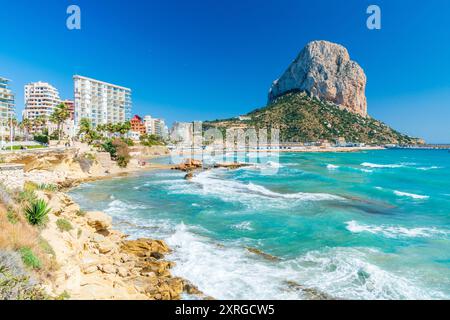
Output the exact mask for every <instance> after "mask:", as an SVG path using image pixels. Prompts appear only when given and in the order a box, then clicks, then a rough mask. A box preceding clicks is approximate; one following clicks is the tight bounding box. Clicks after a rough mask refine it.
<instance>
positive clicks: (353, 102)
mask: <svg viewBox="0 0 450 320" xmlns="http://www.w3.org/2000/svg"><path fill="white" fill-rule="evenodd" d="M366 81H367V79H366V75H365V73H364V71H363V69H362V68H361V67H360V66H359V65H358V64H357V63H356V62H355V61H352V60H350V55H349V54H348V51H347V49H346V48H344V47H343V46H341V45H339V44H335V43H331V42H328V41H312V42H310V43H309V44H308V45H307V46H306V47H305V48H304V49H303V50H302V51H301V52H300V54H299V55H298V57H297V59H295V60H294V62H293V63H292V64H291V65H290V66H289V68H288V69H287V70H286V72H285V73H284V74H283V75H282V76H281V78H280V79H278V80H276V81H275V82H274V83H273V85H272V87H271V89H270V93H269V103H270V102H272V101H273V100H275V99H276V98H277V97H279V96H281V95H283V94H285V93H287V92H291V91H303V92H307V93H308V94H309V95H311V96H313V97H317V98H319V99H321V100H326V101H328V102H332V103H335V104H337V105H340V106H342V107H344V108H345V109H347V110H348V111H350V112H353V113H357V114H359V115H361V116H363V117H366V116H367V100H366V96H365V89H366Z"/></svg>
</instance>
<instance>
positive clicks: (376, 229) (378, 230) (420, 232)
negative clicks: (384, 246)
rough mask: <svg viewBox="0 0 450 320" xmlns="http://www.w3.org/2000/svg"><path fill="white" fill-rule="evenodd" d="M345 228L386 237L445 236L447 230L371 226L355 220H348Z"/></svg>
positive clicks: (353, 231) (354, 231)
mask: <svg viewBox="0 0 450 320" xmlns="http://www.w3.org/2000/svg"><path fill="white" fill-rule="evenodd" d="M346 224H347V230H348V231H350V232H352V233H362V232H368V233H371V234H380V235H383V236H384V237H387V238H401V237H408V238H431V237H439V236H440V237H442V236H444V237H445V236H447V235H448V232H447V231H444V230H439V229H436V228H427V227H420V228H406V227H401V226H387V225H379V226H372V225H367V224H362V223H358V222H357V221H354V220H352V221H348V222H346Z"/></svg>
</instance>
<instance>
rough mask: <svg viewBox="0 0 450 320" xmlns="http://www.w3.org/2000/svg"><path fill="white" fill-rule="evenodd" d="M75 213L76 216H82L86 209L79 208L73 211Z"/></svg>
mask: <svg viewBox="0 0 450 320" xmlns="http://www.w3.org/2000/svg"><path fill="white" fill-rule="evenodd" d="M75 214H76V215H77V217H84V216H85V215H86V211H84V210H81V209H80V210H78V211H77V212H75Z"/></svg>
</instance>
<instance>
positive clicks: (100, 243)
mask: <svg viewBox="0 0 450 320" xmlns="http://www.w3.org/2000/svg"><path fill="white" fill-rule="evenodd" d="M146 151H148V150H146ZM150 152H151V150H150ZM150 154H151V156H153V157H156V156H164V155H166V152H165V151H163V152H161V151H160V150H157V152H153V153H150ZM143 156H145V157H148V156H149V154H144V155H143ZM7 160H8V162H10V163H21V164H24V165H25V174H24V176H25V181H26V183H32V184H34V185H54V186H55V187H56V188H54V189H51V190H40V189H38V190H35V191H34V192H35V194H36V196H37V197H38V198H40V199H43V200H45V201H46V202H47V204H48V206H49V208H51V211H50V213H49V214H48V221H47V223H46V225H45V228H42V230H41V232H40V237H42V239H44V240H45V241H46V242H47V243H48V244H49V248H50V250H49V252H48V256H49V260H52V261H54V266H53V267H52V269H51V270H47V271H46V273H47V274H46V276H45V277H41V281H40V282H41V286H42V288H43V289H44V290H45V292H46V293H47V294H48V295H49V296H50V297H59V296H65V297H67V298H69V299H74V300H142V299H144V300H178V299H181V298H182V295H183V294H184V293H185V294H188V295H195V296H196V298H198V299H210V297H206V296H205V295H203V294H202V293H201V292H200V291H199V290H198V289H197V288H196V287H195V286H194V285H192V284H191V283H190V282H189V281H187V280H185V279H182V278H179V277H174V276H172V274H171V272H170V269H171V268H172V267H173V266H174V263H173V262H171V261H168V260H167V259H165V256H166V255H167V254H168V253H170V252H171V249H170V248H169V247H168V246H167V244H166V243H164V242H163V241H161V240H155V239H137V240H129V239H128V236H127V235H125V234H123V233H121V232H119V231H117V230H114V228H113V226H112V218H111V217H110V216H108V215H107V214H106V213H104V212H96V211H93V212H85V211H83V210H82V209H81V207H80V206H79V205H78V204H77V203H75V202H74V201H73V199H72V198H71V197H70V196H69V195H67V193H66V192H67V191H69V190H70V189H71V188H73V187H75V186H77V185H79V184H80V183H83V182H87V181H95V180H101V179H111V178H113V177H117V176H126V175H130V174H135V173H138V172H142V171H145V170H155V169H170V168H171V166H167V165H155V164H149V163H142V161H139V160H137V158H136V157H135V158H134V159H132V161H131V162H130V164H129V166H128V167H127V168H119V167H118V166H117V165H116V164H115V163H114V162H111V161H109V158H108V159H106V160H105V159H102V154H100V153H98V152H95V151H92V150H86V151H84V152H80V150H79V149H68V150H66V151H64V152H61V151H51V150H50V151H44V152H41V153H30V154H28V153H17V154H11V155H9V158H8V159H7Z"/></svg>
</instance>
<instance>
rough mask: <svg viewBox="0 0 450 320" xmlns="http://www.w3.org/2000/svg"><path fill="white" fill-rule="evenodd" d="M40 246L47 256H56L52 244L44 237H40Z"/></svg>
mask: <svg viewBox="0 0 450 320" xmlns="http://www.w3.org/2000/svg"><path fill="white" fill-rule="evenodd" d="M39 246H40V247H41V249H42V250H43V251H44V252H45V253H46V254H49V255H52V256H56V253H55V250H53V248H52V246H51V245H50V243H48V241H47V240H45V239H44V238H42V237H39Z"/></svg>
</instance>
